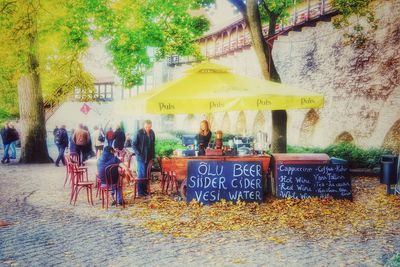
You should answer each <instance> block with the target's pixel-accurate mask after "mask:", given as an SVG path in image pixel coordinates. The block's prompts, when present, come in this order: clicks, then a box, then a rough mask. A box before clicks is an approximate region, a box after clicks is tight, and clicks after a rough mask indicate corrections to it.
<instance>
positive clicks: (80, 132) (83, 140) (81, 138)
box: [72, 123, 90, 166]
mask: <svg viewBox="0 0 400 267" xmlns="http://www.w3.org/2000/svg"><path fill="white" fill-rule="evenodd" d="M89 138H90V136H89V132H88V131H86V130H85V129H84V126H83V124H82V123H80V124H79V125H78V129H76V130H75V132H74V136H73V137H72V140H73V142H74V144H75V148H76V153H78V155H79V166H81V165H84V164H83V161H84V153H85V149H86V147H87V145H88V143H89Z"/></svg>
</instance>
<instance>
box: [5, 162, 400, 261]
mask: <svg viewBox="0 0 400 267" xmlns="http://www.w3.org/2000/svg"><path fill="white" fill-rule="evenodd" d="M88 165H89V168H90V170H89V173H91V174H93V173H94V170H93V168H94V166H95V164H94V162H89V164H88ZM64 177H65V169H64V168H56V167H54V165H51V164H42V165H18V164H10V165H7V166H5V165H2V166H0V184H1V186H0V203H1V204H0V220H2V221H6V222H9V223H11V225H9V226H7V227H0V266H161V265H170V266H184V265H185V266H232V265H243V266H379V265H383V263H384V262H385V261H387V259H389V258H390V257H392V256H393V255H394V254H395V252H396V251H400V236H397V235H394V234H393V235H388V236H384V237H380V238H379V239H377V240H361V239H360V238H356V237H347V238H343V239H337V240H332V242H329V243H327V242H319V241H315V242H310V241H307V240H304V239H300V238H297V237H296V235H293V236H287V240H288V242H287V243H285V244H276V243H274V242H271V241H268V240H254V239H252V238H248V237H246V236H245V235H243V234H241V233H240V232H234V233H226V232H222V233H217V234H212V235H208V236H205V237H202V238H197V239H185V238H174V237H168V236H163V235H161V234H155V233H150V232H147V231H146V230H144V229H142V228H140V227H139V226H138V225H137V224H136V223H135V221H132V219H131V220H130V221H128V220H127V219H123V218H120V217H116V216H113V215H115V214H122V215H123V214H124V213H125V212H128V211H127V210H120V209H116V208H115V207H113V208H111V209H109V210H108V211H106V210H103V209H101V204H100V202H99V201H98V200H97V201H96V203H95V204H96V205H95V207H91V206H89V205H88V204H87V203H85V199H84V197H83V195H84V194H81V195H82V198H80V199H79V200H78V203H77V206H75V207H74V206H71V205H69V201H68V195H69V191H68V189H67V188H63V182H64Z"/></svg>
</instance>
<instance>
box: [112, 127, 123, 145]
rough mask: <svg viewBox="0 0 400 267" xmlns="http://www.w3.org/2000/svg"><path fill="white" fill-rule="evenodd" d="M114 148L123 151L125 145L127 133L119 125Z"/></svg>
mask: <svg viewBox="0 0 400 267" xmlns="http://www.w3.org/2000/svg"><path fill="white" fill-rule="evenodd" d="M113 139H114V146H113V147H114V148H116V149H119V150H122V149H124V144H125V132H124V131H123V130H122V129H121V126H120V125H117V127H116V130H115V132H114V138H113Z"/></svg>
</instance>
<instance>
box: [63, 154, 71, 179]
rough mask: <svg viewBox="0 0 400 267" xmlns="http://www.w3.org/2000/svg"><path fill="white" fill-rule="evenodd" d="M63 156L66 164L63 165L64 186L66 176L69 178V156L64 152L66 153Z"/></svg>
mask: <svg viewBox="0 0 400 267" xmlns="http://www.w3.org/2000/svg"><path fill="white" fill-rule="evenodd" d="M64 158H65V163H66V165H65V179H64V187H65V185H66V184H67V182H68V178H70V173H69V163H70V162H71V159H70V157H69V155H68V154H66V155H65V156H64Z"/></svg>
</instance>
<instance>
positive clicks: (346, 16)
mask: <svg viewBox="0 0 400 267" xmlns="http://www.w3.org/2000/svg"><path fill="white" fill-rule="evenodd" d="M372 2H373V1H372V0H333V2H332V4H333V6H334V7H335V8H336V9H337V10H338V11H339V14H340V15H339V16H338V17H335V18H334V19H333V26H334V27H335V28H345V27H349V26H350V24H351V21H350V17H354V18H355V22H354V23H353V25H352V27H351V28H348V29H347V30H346V33H345V34H344V37H345V38H346V43H347V44H353V45H354V46H355V47H357V48H362V47H363V46H364V44H365V42H366V41H367V40H368V36H369V35H370V34H371V33H372V32H373V31H375V30H376V29H377V22H376V19H375V16H374V12H373V9H372V4H371V3H372Z"/></svg>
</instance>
